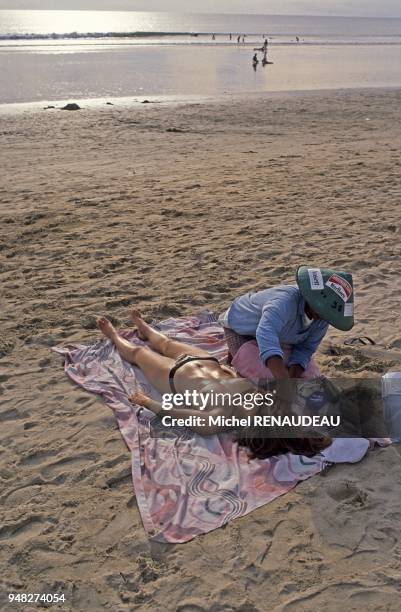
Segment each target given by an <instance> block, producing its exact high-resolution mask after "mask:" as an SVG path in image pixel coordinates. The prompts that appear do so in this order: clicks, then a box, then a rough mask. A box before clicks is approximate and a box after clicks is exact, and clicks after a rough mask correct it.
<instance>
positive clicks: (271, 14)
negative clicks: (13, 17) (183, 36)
mask: <svg viewBox="0 0 401 612" xmlns="http://www.w3.org/2000/svg"><path fill="white" fill-rule="evenodd" d="M0 11H12V12H17V11H22V12H28V13H30V12H32V11H44V12H57V11H59V12H61V11H62V12H66V13H78V12H79V13H162V14H177V15H228V16H232V15H242V16H248V15H251V16H255V17H320V18H322V17H324V18H326V19H327V18H330V17H332V18H335V19H401V14H400V15H385V16H383V15H337V14H336V15H333V14H330V15H328V14H327V13H326V14H316V13H313V14H310V13H306V14H305V13H304V14H300V13H258V12H253V11H252V12H249V13H239V12H237V11H234V12H232V13H220V12H215V11H212V12H211V11H198V12H193V11H190V12H188V11H176V10H175V11H156V10H150V11H144V10H139V9H128V8H127V9H125V10H122V9H119V10H112V9H106V8H100V9H89V8H88V9H65V8H57V9H55V8H33V9H28V8H26V9H23V8H18V9H16V8H0Z"/></svg>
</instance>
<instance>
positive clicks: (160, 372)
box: [97, 317, 174, 393]
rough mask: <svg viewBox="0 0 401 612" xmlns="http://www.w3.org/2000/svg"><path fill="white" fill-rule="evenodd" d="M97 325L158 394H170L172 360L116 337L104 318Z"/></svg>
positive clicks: (116, 333)
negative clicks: (139, 369)
mask: <svg viewBox="0 0 401 612" xmlns="http://www.w3.org/2000/svg"><path fill="white" fill-rule="evenodd" d="M97 325H98V328H99V329H100V331H101V332H102V334H104V335H105V336H106V338H108V339H109V340H111V341H112V342H113V343H114V344H115V346H116V348H117V350H118V352H119V353H120V355H121V357H122V358H123V359H125V361H128V362H129V363H132V364H134V365H137V366H138V367H139V368H141V370H142V372H143V373H144V374H145V376H146V378H147V379H148V381H149V382H150V383H151V384H152V385H153V386H154V387H155V388H156V389H157V390H158V391H159V393H170V392H171V389H170V384H169V374H170V370H171V368H172V366H173V365H174V360H173V359H170V358H169V357H166V356H164V355H160V354H159V353H155V352H154V351H152V350H151V349H150V348H149V347H147V346H137V345H135V344H132V343H131V342H129V341H128V340H125V338H122V337H121V336H119V335H118V332H117V330H116V329H115V327H114V326H113V325H112V323H111V322H110V321H109V320H108V319H106V317H99V318H98V320H97Z"/></svg>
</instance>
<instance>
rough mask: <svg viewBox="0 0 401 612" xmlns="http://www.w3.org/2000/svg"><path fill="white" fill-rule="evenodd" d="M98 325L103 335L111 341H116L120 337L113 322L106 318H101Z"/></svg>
mask: <svg viewBox="0 0 401 612" xmlns="http://www.w3.org/2000/svg"><path fill="white" fill-rule="evenodd" d="M96 323H97V326H98V328H99V329H100V331H101V332H102V334H103V335H104V336H106V338H108V339H109V340H113V341H114V339H115V338H116V337H117V336H118V334H117V330H116V328H115V327H114V325H113V324H112V323H111V321H109V320H108V319H106V317H99V318H98V319H97V321H96Z"/></svg>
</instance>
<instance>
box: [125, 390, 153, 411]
mask: <svg viewBox="0 0 401 612" xmlns="http://www.w3.org/2000/svg"><path fill="white" fill-rule="evenodd" d="M128 399H129V401H130V402H131V403H132V404H137V405H138V406H144V408H148V406H149V404H150V403H151V401H152V399H151V398H150V397H149V396H148V395H146V393H143V392H142V391H135V392H134V393H133V394H132V395H130V396H129V397H128Z"/></svg>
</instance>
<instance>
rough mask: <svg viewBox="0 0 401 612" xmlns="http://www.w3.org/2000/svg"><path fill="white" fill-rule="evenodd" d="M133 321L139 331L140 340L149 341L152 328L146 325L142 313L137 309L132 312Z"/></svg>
mask: <svg viewBox="0 0 401 612" xmlns="http://www.w3.org/2000/svg"><path fill="white" fill-rule="evenodd" d="M131 319H132V322H133V324H134V325H135V327H136V328H137V330H138V338H140V340H147V339H148V335H149V330H150V326H149V325H148V324H147V323H145V321H144V320H143V319H142V315H141V313H140V312H139V310H137V309H136V308H133V309H132V310H131Z"/></svg>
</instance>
